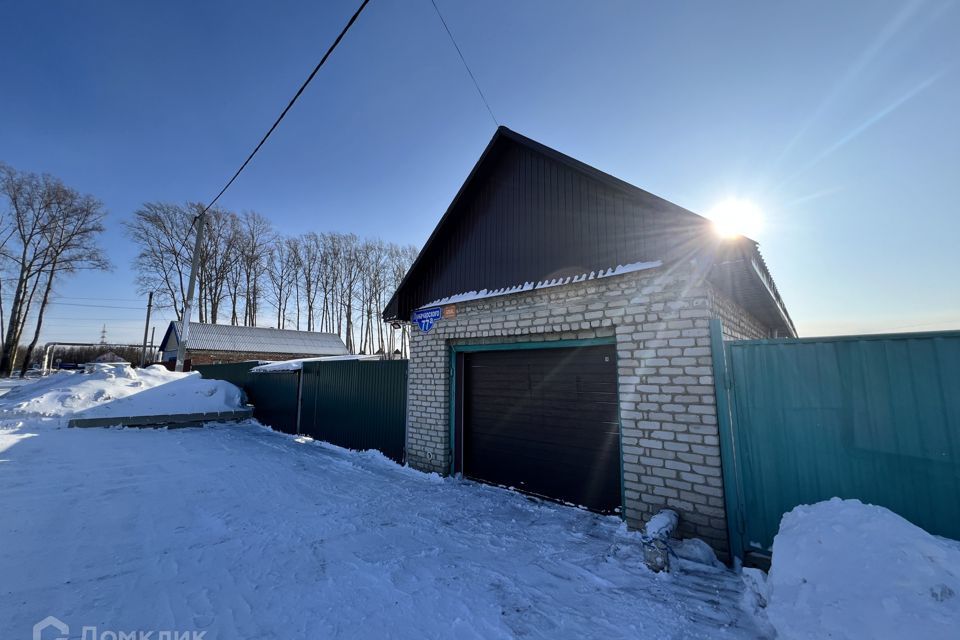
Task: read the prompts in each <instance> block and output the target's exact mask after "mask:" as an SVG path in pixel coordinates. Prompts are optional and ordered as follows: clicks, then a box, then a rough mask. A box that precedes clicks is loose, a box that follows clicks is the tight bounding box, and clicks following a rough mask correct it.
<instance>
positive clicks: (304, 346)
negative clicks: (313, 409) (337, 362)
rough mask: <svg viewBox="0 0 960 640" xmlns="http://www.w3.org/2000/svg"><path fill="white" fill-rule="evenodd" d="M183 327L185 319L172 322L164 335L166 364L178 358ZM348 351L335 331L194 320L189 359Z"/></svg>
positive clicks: (215, 361) (289, 356) (195, 361)
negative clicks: (250, 325)
mask: <svg viewBox="0 0 960 640" xmlns="http://www.w3.org/2000/svg"><path fill="white" fill-rule="evenodd" d="M181 328H182V323H181V322H179V321H176V322H171V323H170V325H169V326H168V327H167V331H166V333H164V334H163V340H162V341H161V342H160V354H161V359H162V360H163V362H165V363H170V362H171V361H173V362H175V361H176V359H177V348H178V347H179V345H180V335H181V333H180V332H181ZM348 354H349V351H347V346H346V345H345V344H344V343H343V340H341V339H340V336H338V335H337V334H335V333H322V332H319V331H293V330H290V329H271V328H268V327H238V326H233V325H229V324H205V323H202V322H191V323H190V336H189V337H188V339H187V354H186V359H187V360H190V362H191V364H219V363H222V362H244V361H247V360H292V359H295V358H316V357H320V356H344V355H348Z"/></svg>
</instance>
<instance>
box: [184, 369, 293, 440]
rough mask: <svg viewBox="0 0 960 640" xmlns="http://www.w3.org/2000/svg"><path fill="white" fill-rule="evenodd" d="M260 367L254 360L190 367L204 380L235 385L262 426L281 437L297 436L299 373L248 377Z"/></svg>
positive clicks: (253, 374)
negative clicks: (282, 434) (285, 435)
mask: <svg viewBox="0 0 960 640" xmlns="http://www.w3.org/2000/svg"><path fill="white" fill-rule="evenodd" d="M258 364H262V363H261V362H258V361H256V360H253V361H247V362H230V363H225V364H199V365H197V366H196V367H194V370H195V371H199V372H200V375H202V376H203V377H204V378H210V379H214V380H224V381H226V382H230V383H232V384H235V385H237V386H238V387H240V388H241V389H243V391H244V393H246V394H247V402H249V403H250V404H252V405H253V417H254V418H256V419H257V420H259V421H260V422H261V423H262V424H265V425H267V426H268V427H271V428H273V429H276V430H278V431H283V432H284V433H293V434H295V433H297V409H298V406H299V405H298V402H299V381H300V376H299V373H300V372H299V371H282V372H271V373H251V372H250V370H251V369H252V368H253V367H255V366H257V365H258Z"/></svg>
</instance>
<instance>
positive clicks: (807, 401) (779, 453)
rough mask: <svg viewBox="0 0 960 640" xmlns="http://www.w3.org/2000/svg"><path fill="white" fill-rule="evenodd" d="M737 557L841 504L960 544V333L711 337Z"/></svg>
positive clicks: (716, 333) (715, 331)
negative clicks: (884, 514)
mask: <svg viewBox="0 0 960 640" xmlns="http://www.w3.org/2000/svg"><path fill="white" fill-rule="evenodd" d="M711 331H712V341H713V353H714V373H715V382H716V386H717V410H718V414H719V417H720V419H719V422H720V436H721V450H722V455H723V470H724V485H725V486H724V490H725V494H726V502H727V521H728V528H729V534H730V541H731V551H732V553H733V554H734V555H735V556H737V557H741V558H742V557H743V556H744V553H749V552H760V553H763V554H766V553H768V552H769V549H770V547H771V545H772V544H773V537H774V535H776V533H777V529H778V527H779V524H780V518H781V517H782V515H783V514H784V513H785V512H787V511H790V510H791V509H792V508H793V507H795V506H797V505H799V504H809V503H813V502H818V501H821V500H827V499H829V498H832V497H834V496H838V497H841V498H858V499H859V500H861V501H862V502H865V503H871V504H876V505H881V506H883V507H886V508H888V509H890V510H891V511H894V512H896V513H898V514H899V515H901V516H903V517H904V518H906V519H907V520H910V521H911V522H913V523H914V524H916V525H918V526H920V527H923V528H924V529H926V530H927V531H929V532H930V533H933V534H937V535H942V536H947V537H950V538H954V539H960V332H940V333H925V334H916V333H915V334H894V335H878V336H852V337H838V338H807V339H783V340H749V341H735V342H723V340H722V337H721V334H720V325H719V322H716V321H715V322H714V324H713V326H712V327H711Z"/></svg>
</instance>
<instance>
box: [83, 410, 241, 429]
mask: <svg viewBox="0 0 960 640" xmlns="http://www.w3.org/2000/svg"><path fill="white" fill-rule="evenodd" d="M252 416H253V409H252V408H247V409H237V410H235V411H213V412H207V413H175V414H168V415H159V416H107V417H102V418H73V419H72V420H70V421H69V422H68V423H67V425H68V426H70V427H140V428H145V429H158V428H163V427H166V428H169V429H179V428H183V427H200V426H203V425H204V424H205V423H207V422H238V421H240V420H247V419H249V418H251V417H252Z"/></svg>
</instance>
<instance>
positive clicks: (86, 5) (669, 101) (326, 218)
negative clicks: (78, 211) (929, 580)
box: [0, 0, 960, 341]
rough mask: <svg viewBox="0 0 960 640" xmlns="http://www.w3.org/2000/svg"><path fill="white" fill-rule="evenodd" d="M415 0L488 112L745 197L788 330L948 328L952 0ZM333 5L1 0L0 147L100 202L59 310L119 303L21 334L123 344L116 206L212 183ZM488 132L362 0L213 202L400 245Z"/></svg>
mask: <svg viewBox="0 0 960 640" xmlns="http://www.w3.org/2000/svg"><path fill="white" fill-rule="evenodd" d="M437 2H438V5H439V6H440V7H441V10H442V11H444V14H445V16H446V18H447V21H448V23H449V25H450V28H451V29H452V30H453V32H454V35H455V36H456V37H457V39H458V42H459V44H460V47H461V49H462V50H463V52H464V55H465V56H466V57H467V60H468V61H469V62H470V64H471V66H472V68H473V71H474V73H475V75H476V77H477V79H478V80H479V82H480V84H481V86H482V87H483V89H484V92H485V93H486V95H487V98H488V100H489V102H490V104H491V106H492V108H493V111H494V113H495V114H496V116H497V118H498V120H499V121H500V122H501V123H502V124H505V125H507V126H509V127H511V128H512V129H514V130H516V131H519V132H521V133H523V134H525V135H528V136H530V137H533V138H535V139H537V140H539V141H541V142H543V143H545V144H547V145H549V146H552V147H554V148H556V149H559V150H560V151H563V152H564V153H567V154H570V155H572V156H574V157H576V158H578V159H580V160H583V161H584V162H587V163H589V164H592V165H594V166H596V167H597V168H599V169H602V170H604V171H606V172H609V173H612V174H614V175H616V176H618V177H620V178H622V179H624V180H627V181H628V182H631V183H633V184H635V185H637V186H639V187H641V188H644V189H647V190H648V191H652V192H653V193H656V194H658V195H661V196H663V197H665V198H667V199H669V200H672V201H673V202H676V203H678V204H680V205H683V206H685V207H687V208H690V209H692V210H694V211H697V212H700V213H706V212H707V211H709V209H710V208H711V207H712V206H714V205H715V204H716V203H718V202H720V201H722V200H724V199H726V198H728V197H731V196H737V197H742V198H749V199H751V200H753V201H755V202H757V203H758V204H759V205H760V206H761V207H762V209H763V211H764V213H765V216H766V224H765V228H764V229H763V231H762V232H761V233H759V234H758V237H757V239H758V240H759V241H760V243H761V249H762V250H763V253H764V255H765V257H766V259H767V262H768V264H769V265H770V268H771V270H772V272H773V275H774V278H775V279H776V281H777V284H778V286H779V288H780V290H781V293H782V294H783V296H784V299H785V301H786V303H787V306H788V308H789V310H790V312H791V314H792V315H793V318H794V320H795V321H796V323H797V325H798V328H799V330H800V332H801V334H802V335H818V334H830V333H854V332H877V331H888V330H889V331H894V330H896V331H899V330H926V329H937V328H960V282H958V274H960V251H958V247H960V241H958V238H960V204H958V203H960V179H958V175H960V125H958V118H957V114H958V113H960V40H958V39H957V33H960V2H956V1H943V0H929V1H926V2H884V1H879V0H870V1H866V0H865V1H862V2H854V1H851V2H842V3H837V2H804V3H765V2H756V3H746V2H742V3H741V2H724V3H718V2H708V1H702V2H676V3H663V2H626V1H623V2H613V1H611V2H573V1H547V0H526V1H523V2H515V1H508V0H502V1H490V2H466V1H462V0H437ZM357 4H358V2H346V1H341V0H337V1H328V2H288V1H273V2H252V1H234V0H231V1H229V2H228V1H226V0H216V1H214V0H211V1H207V2H182V1H172V0H171V1H167V2H162V3H161V2H156V3H133V2H119V1H118V2H94V1H93V0H72V1H66V0H62V1H61V0H48V1H45V2H16V3H15V2H10V1H8V0H0V78H2V79H3V82H2V84H0V160H2V161H4V162H7V163H8V164H11V165H13V166H15V167H17V168H19V169H23V170H30V171H46V172H50V173H53V174H55V175H57V176H59V177H61V178H62V179H64V180H65V181H66V182H67V183H68V184H70V185H71V186H74V187H76V188H78V189H80V190H82V191H85V192H89V193H93V194H94V195H96V196H97V197H99V198H100V199H101V200H103V201H104V202H105V204H106V206H107V208H108V210H109V211H110V218H109V227H110V229H109V231H108V233H107V236H106V238H105V240H104V244H105V246H106V247H107V248H108V252H109V253H110V255H111V257H112V258H113V261H114V263H115V264H116V268H115V270H114V271H113V272H112V273H109V274H85V275H79V276H75V277H73V278H72V279H71V280H70V281H69V283H68V284H67V285H66V286H64V287H62V288H61V293H62V295H63V296H70V298H66V297H63V298H61V302H69V303H70V304H71V305H77V304H88V303H89V304H103V305H111V306H113V307H135V308H129V309H128V308H122V309H120V308H117V309H113V308H93V307H80V306H68V305H61V306H59V307H57V308H56V309H55V310H53V311H51V312H50V313H49V316H50V321H49V325H48V327H49V328H48V330H46V331H45V333H44V337H43V340H54V339H59V340H67V339H73V340H96V339H98V338H99V329H100V326H101V325H102V324H104V323H106V324H107V329H108V336H109V338H110V339H111V340H117V341H119V340H132V341H137V340H139V339H140V336H141V335H142V326H143V325H142V317H143V312H142V310H140V308H142V306H143V302H142V301H140V302H138V301H137V298H138V296H137V294H136V291H135V286H134V283H133V273H132V269H131V266H130V264H131V259H132V256H133V253H134V252H133V249H132V247H131V246H130V245H129V243H128V242H127V241H126V239H125V238H124V236H123V234H122V231H121V228H120V222H121V221H122V220H124V219H125V218H127V217H128V216H129V215H130V214H131V212H132V211H133V210H135V209H136V208H137V206H138V205H139V204H141V203H142V202H145V201H153V200H165V201H186V200H208V199H209V198H211V197H212V196H213V195H214V194H216V192H217V191H219V189H220V187H221V186H222V185H223V184H224V182H225V181H226V179H227V178H228V177H229V176H230V175H231V174H232V172H233V171H234V170H235V169H236V167H237V166H239V163H240V162H241V161H242V160H243V158H244V157H246V154H247V153H248V152H249V151H250V149H251V148H252V147H253V145H254V144H255V143H256V141H257V140H258V138H259V136H260V135H262V133H263V132H264V131H265V130H266V128H267V127H268V126H269V124H270V123H271V122H272V120H273V119H274V118H275V117H276V115H277V114H278V113H279V111H280V110H281V109H282V108H283V106H284V105H285V104H286V101H287V100H288V99H289V97H290V96H291V95H292V94H293V92H294V91H295V90H296V88H297V86H298V85H299V83H300V82H301V81H302V80H303V78H304V77H305V76H306V75H307V73H309V71H310V69H311V68H312V67H313V65H314V64H316V62H317V60H319V58H320V56H321V55H322V54H323V52H324V51H325V49H326V47H327V46H328V45H329V43H330V42H331V41H332V39H333V38H334V37H335V35H336V33H337V32H338V31H339V30H340V28H341V27H342V26H343V24H344V23H345V21H346V20H347V18H348V17H349V15H350V14H351V13H352V12H353V11H354V9H355V8H356V6H357ZM494 128H495V127H494V124H493V122H492V121H491V120H490V117H489V115H488V114H487V112H486V110H485V109H484V107H483V104H482V103H481V102H480V100H479V98H478V97H477V95H476V93H475V91H474V89H473V86H472V85H471V84H470V80H469V78H468V77H467V75H466V73H465V72H464V69H463V67H462V66H461V63H460V61H459V59H458V58H457V56H456V53H455V52H454V50H453V49H452V47H451V45H450V42H449V40H448V39H447V36H446V34H445V33H444V32H443V29H442V26H441V25H440V23H439V21H438V19H437V17H436V15H435V13H434V12H433V8H432V6H431V5H430V2H429V0H372V1H371V3H370V5H369V6H368V7H367V9H366V10H365V11H364V14H363V15H362V16H361V18H360V20H359V21H358V23H357V24H356V26H355V27H354V29H353V30H351V32H350V33H349V34H348V36H347V38H346V39H345V40H344V42H343V44H342V45H341V47H340V48H339V49H338V50H337V51H336V52H335V53H334V55H333V56H332V57H331V59H330V60H329V62H328V64H327V66H326V67H325V68H324V69H323V70H322V71H321V72H320V74H319V75H318V76H317V77H316V79H315V80H314V82H313V83H312V84H311V86H310V87H309V88H308V90H307V92H306V93H305V94H304V96H303V97H302V98H301V100H300V102H298V104H297V105H296V107H295V108H294V110H293V111H292V112H291V113H290V115H289V116H288V117H287V119H286V120H285V121H284V123H283V125H282V126H281V128H280V129H279V130H278V131H277V132H276V133H275V134H274V136H273V137H272V138H271V139H270V141H269V142H268V143H267V145H266V146H265V147H264V148H263V150H262V151H261V152H260V154H259V155H258V156H257V157H256V159H255V160H254V162H253V163H252V164H251V165H250V166H249V167H248V169H247V170H246V172H245V173H244V174H243V175H242V176H241V178H240V179H239V180H238V181H237V182H236V183H235V184H234V186H233V187H232V188H231V190H230V191H228V192H227V194H226V195H225V196H224V197H223V199H222V200H221V204H222V205H224V206H226V207H229V208H232V209H235V210H238V211H242V210H247V209H252V210H256V211H259V212H260V213H262V214H264V215H266V216H268V217H269V218H270V219H271V220H272V221H273V222H274V224H275V225H276V227H277V228H278V229H279V230H281V231H284V232H288V233H300V232H304V231H310V230H314V231H324V230H335V231H349V232H355V233H357V234H359V235H378V236H381V237H383V238H385V239H389V240H393V241H396V242H401V243H415V244H417V245H420V244H422V242H423V241H424V240H425V239H426V237H427V236H428V235H429V233H430V231H431V230H432V228H433V226H434V225H435V224H436V222H437V220H438V219H439V217H440V215H441V214H442V212H443V211H444V209H445V208H446V206H447V204H448V203H449V201H450V199H451V198H452V196H453V194H454V193H455V192H456V190H457V189H458V188H459V186H460V184H461V183H462V181H463V179H464V178H465V176H466V175H467V173H468V172H469V170H470V168H471V167H472V165H473V163H474V162H475V161H476V159H477V157H478V156H479V154H480V152H481V151H482V149H483V147H484V146H485V144H486V143H487V141H488V140H489V138H490V136H491V135H492V134H493V131H494ZM86 298H93V300H86ZM162 319H163V316H162V315H161V317H160V318H158V319H157V322H156V324H157V325H158V326H162V323H161V320H162ZM161 332H162V328H158V334H159V333H161Z"/></svg>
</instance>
